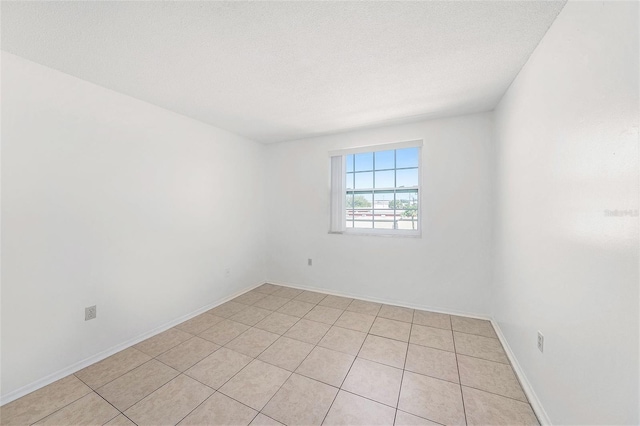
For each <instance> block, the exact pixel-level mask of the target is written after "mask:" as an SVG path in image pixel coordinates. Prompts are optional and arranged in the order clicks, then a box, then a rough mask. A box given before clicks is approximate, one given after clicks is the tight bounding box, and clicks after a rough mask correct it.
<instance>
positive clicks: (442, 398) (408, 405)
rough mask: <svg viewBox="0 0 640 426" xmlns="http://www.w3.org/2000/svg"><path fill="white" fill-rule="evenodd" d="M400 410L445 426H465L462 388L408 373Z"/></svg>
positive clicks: (401, 393) (401, 394) (404, 378)
mask: <svg viewBox="0 0 640 426" xmlns="http://www.w3.org/2000/svg"><path fill="white" fill-rule="evenodd" d="M398 409H400V410H402V411H406V412H408V413H411V414H414V415H416V416H419V417H423V418H425V419H429V420H431V421H434V422H436V423H441V424H443V425H445V424H446V425H464V424H465V417H464V409H463V405H462V393H461V392H460V385H457V384H455V383H450V382H446V381H444V380H439V379H434V378H433V377H428V376H423V375H421V374H416V373H412V372H410V371H405V372H404V377H403V379H402V389H401V390H400V402H399V404H398Z"/></svg>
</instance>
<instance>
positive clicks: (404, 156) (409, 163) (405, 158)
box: [396, 148, 420, 168]
mask: <svg viewBox="0 0 640 426" xmlns="http://www.w3.org/2000/svg"><path fill="white" fill-rule="evenodd" d="M419 152H420V151H419V150H418V148H405V149H397V150H396V167H397V168H402V167H418V153H419Z"/></svg>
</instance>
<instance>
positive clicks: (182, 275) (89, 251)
mask: <svg viewBox="0 0 640 426" xmlns="http://www.w3.org/2000/svg"><path fill="white" fill-rule="evenodd" d="M263 159H264V147H263V146H262V145H259V144H256V143H253V142H251V141H248V140H246V139H243V138H241V137H239V136H236V135H233V134H231V133H228V132H225V131H222V130H219V129H216V128H213V127H211V126H208V125H205V124H202V123H199V122H197V121H194V120H191V119H188V118H186V117H183V116H180V115H177V114H175V113H172V112H169V111H166V110H164V109H161V108H158V107H155V106H152V105H149V104H147V103H144V102H141V101H138V100H136V99H133V98H130V97H128V96H124V95H121V94H118V93H115V92H113V91H110V90H107V89H104V88H102V87H99V86H96V85H93V84H90V83H87V82H85V81H82V80H80V79H77V78H75V77H71V76H69V75H66V74H62V73H60V72H57V71H54V70H52V69H49V68H45V67H43V66H40V65H37V64H35V63H33V62H29V61H26V60H23V59H21V58H19V57H16V56H13V55H10V54H6V53H3V55H2V392H3V394H4V395H6V394H8V393H10V392H12V391H14V390H16V389H17V388H19V387H21V386H24V385H27V384H29V383H31V382H34V381H36V380H38V379H41V378H43V377H45V376H47V375H48V374H51V373H54V372H56V371H58V370H60V369H63V368H65V367H68V366H70V365H72V364H74V363H75V362H78V361H80V360H83V359H85V358H87V357H89V356H92V355H95V354H97V353H99V352H100V351H103V350H106V349H108V348H110V347H113V346H114V345H117V344H121V343H123V342H125V341H127V340H128V339H132V338H135V337H136V336H139V335H141V334H143V333H145V332H148V331H150V330H152V329H153V328H155V327H158V326H161V325H162V324H165V323H167V322H169V321H171V320H173V319H176V318H178V317H180V316H182V315H185V314H188V313H190V312H193V311H194V310H196V309H198V308H200V307H202V306H205V305H207V304H209V303H212V302H215V301H218V300H220V299H223V298H224V297H227V296H229V295H231V294H233V293H235V292H237V291H239V290H241V289H244V288H247V287H249V286H252V285H255V284H258V283H259V282H263V281H264V262H263V256H264V233H263V226H262V223H263V222H262V218H263V215H262V214H261V210H262V194H261V191H260V187H261V184H262V175H263V166H262V164H263ZM227 267H230V268H231V274H230V276H229V277H225V274H224V270H225V268H227ZM93 304H97V307H98V317H97V319H96V320H92V321H89V322H85V321H84V307H85V306H89V305H93Z"/></svg>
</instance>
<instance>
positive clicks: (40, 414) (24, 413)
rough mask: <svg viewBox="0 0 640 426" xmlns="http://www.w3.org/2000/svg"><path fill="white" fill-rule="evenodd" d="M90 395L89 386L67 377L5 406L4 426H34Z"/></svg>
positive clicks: (73, 377)
mask: <svg viewBox="0 0 640 426" xmlns="http://www.w3.org/2000/svg"><path fill="white" fill-rule="evenodd" d="M89 393H91V388H90V387H89V386H87V385H85V384H84V383H82V382H81V381H80V380H79V379H78V378H77V377H76V376H74V375H70V376H67V377H65V378H63V379H60V380H58V381H56V382H53V383H51V384H50V385H47V386H45V387H43V388H40V389H38V390H37V391H34V392H32V393H30V394H28V395H25V396H23V397H22V398H20V399H17V400H15V401H12V402H10V403H8V404H6V405H3V406H2V408H1V410H2V424H3V425H5V424H6V425H23V424H32V423H34V422H36V421H38V420H40V419H42V418H44V417H46V416H48V415H49V414H51V413H53V412H55V411H57V410H59V409H60V408H62V407H64V406H66V405H68V404H71V403H72V402H74V401H76V400H78V399H80V398H82V397H83V396H85V395H87V394H89Z"/></svg>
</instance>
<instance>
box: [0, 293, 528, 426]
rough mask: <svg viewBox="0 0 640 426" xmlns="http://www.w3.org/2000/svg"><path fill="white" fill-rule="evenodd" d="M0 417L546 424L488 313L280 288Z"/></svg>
mask: <svg viewBox="0 0 640 426" xmlns="http://www.w3.org/2000/svg"><path fill="white" fill-rule="evenodd" d="M0 423H1V424H3V425H4V424H6V425H14V424H15V425H30V424H54V425H84V424H87V425H89V424H91V425H98V424H109V425H133V424H137V425H174V424H180V425H249V424H251V425H280V424H284V425H320V424H326V425H394V424H395V425H433V424H443V425H449V424H451V425H459V424H460V425H461V424H468V425H489V424H491V425H499V424H502V425H516V424H526V425H529V424H538V422H537V420H536V417H535V415H534V413H533V411H532V409H531V406H530V405H529V403H528V401H527V398H526V396H525V394H524V392H523V391H522V388H521V387H520V384H519V382H518V379H517V378H516V376H515V374H514V371H513V369H512V367H511V365H510V364H509V360H508V358H507V356H506V354H505V352H504V350H503V348H502V346H501V345H500V342H499V340H498V339H497V337H496V334H495V332H494V330H493V328H492V326H491V323H490V322H488V321H483V320H478V319H471V318H464V317H458V316H450V315H444V314H439V313H433V312H424V311H418V310H413V309H408V308H400V307H395V306H388V305H381V304H379V303H372V302H366V301H362V300H355V299H349V298H344V297H338V296H327V295H324V294H320V293H314V292H309V291H302V290H297V289H293V288H288V287H281V286H276V285H272V284H264V285H262V286H260V287H258V288H256V289H254V290H251V291H249V292H247V293H245V294H243V295H241V296H239V297H237V298H235V299H234V300H233V301H230V302H227V303H225V304H223V305H221V306H218V307H216V308H214V309H211V310H210V311H208V312H206V313H204V314H201V315H199V316H197V317H195V318H193V319H190V320H188V321H185V322H184V323H182V324H179V325H177V326H176V327H174V328H172V329H169V330H167V331H165V332H163V333H160V334H158V335H156V336H154V337H152V338H150V339H148V340H145V341H143V342H141V343H139V344H137V345H135V346H133V347H130V348H128V349H125V350H123V351H121V352H119V353H117V354H115V355H113V356H111V357H109V358H107V359H105V360H103V361H100V362H98V363H96V364H93V365H91V366H89V367H87V368H85V369H83V370H81V371H78V372H77V373H75V374H73V375H70V376H68V377H65V378H64V379H61V380H59V381H57V382H55V383H53V384H51V385H49V386H46V387H44V388H42V389H39V390H37V391H35V392H33V393H31V394H29V395H26V396H24V397H22V398H20V399H18V400H16V401H13V402H11V403H9V404H7V405H5V406H3V407H1V408H0Z"/></svg>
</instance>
